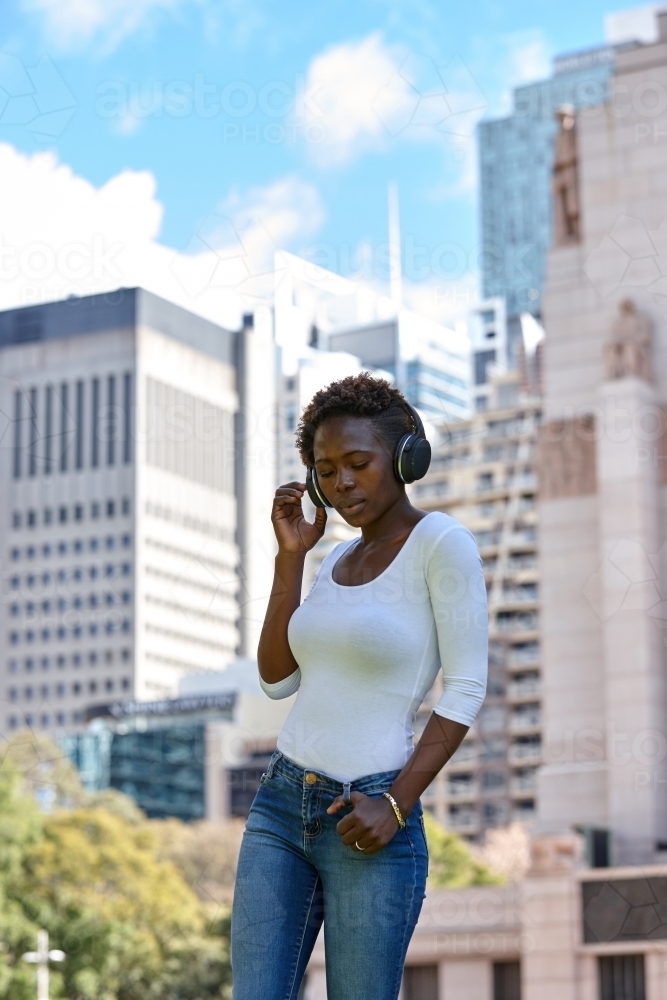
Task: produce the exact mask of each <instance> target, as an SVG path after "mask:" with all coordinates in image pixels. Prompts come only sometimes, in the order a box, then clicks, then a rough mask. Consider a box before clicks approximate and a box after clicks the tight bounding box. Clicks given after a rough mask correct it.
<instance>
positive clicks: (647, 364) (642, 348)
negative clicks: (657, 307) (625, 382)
mask: <svg viewBox="0 0 667 1000" xmlns="http://www.w3.org/2000/svg"><path fill="white" fill-rule="evenodd" d="M604 358H605V365H606V370H607V371H606V373H607V378H627V377H628V376H630V375H634V376H636V377H637V378H643V379H645V380H646V381H647V382H651V381H652V376H651V321H650V319H649V318H648V316H644V315H642V313H639V312H637V308H636V306H635V304H634V302H632V300H631V299H625V300H624V301H623V302H621V305H620V307H619V316H618V319H617V320H616V322H615V323H614V325H613V327H612V332H611V337H610V338H609V340H608V341H607V343H606V344H605V345H604Z"/></svg>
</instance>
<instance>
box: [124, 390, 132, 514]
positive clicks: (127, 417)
mask: <svg viewBox="0 0 667 1000" xmlns="http://www.w3.org/2000/svg"><path fill="white" fill-rule="evenodd" d="M131 397H132V377H131V375H130V373H129V372H125V374H124V375H123V462H124V463H125V464H126V465H127V464H128V463H129V461H130V459H131V457H132V455H131V450H130V449H131V441H132V398H131ZM128 512H129V511H125V510H124V511H123V513H124V514H125V513H128Z"/></svg>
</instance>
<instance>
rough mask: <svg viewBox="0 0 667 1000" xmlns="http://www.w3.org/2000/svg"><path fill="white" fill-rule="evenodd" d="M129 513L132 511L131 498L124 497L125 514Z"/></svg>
mask: <svg viewBox="0 0 667 1000" xmlns="http://www.w3.org/2000/svg"><path fill="white" fill-rule="evenodd" d="M129 513H130V498H129V497H123V514H129Z"/></svg>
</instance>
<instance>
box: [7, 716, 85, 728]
mask: <svg viewBox="0 0 667 1000" xmlns="http://www.w3.org/2000/svg"><path fill="white" fill-rule="evenodd" d="M7 721H8V723H9V728H10V729H13V730H16V729H21V728H23V727H24V726H28V727H29V728H32V727H33V726H36V725H38V724H39V726H41V728H42V729H49V728H50V727H51V726H54V725H55V726H64V725H66V723H67V716H66V713H65V712H54V713H53V715H50V714H49V712H42V713H41V714H40V715H39V716H38V717H35V716H34V715H33V714H32V713H31V712H26V713H25V714H24V715H20V716H19V715H10V716H9V719H8V720H7ZM70 721H71V723H72V724H73V725H75V726H76V725H80V724H81V723H82V722H83V712H72V713H71V714H70Z"/></svg>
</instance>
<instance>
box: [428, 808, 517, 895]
mask: <svg viewBox="0 0 667 1000" xmlns="http://www.w3.org/2000/svg"><path fill="white" fill-rule="evenodd" d="M424 826H425V827H426V840H427V843H428V853H429V863H428V885H429V887H430V888H432V889H463V888H465V887H466V886H469V885H499V884H501V883H502V882H503V881H504V879H503V877H502V876H501V875H497V874H496V873H495V872H493V871H492V870H491V869H490V868H488V867H487V866H486V865H485V864H483V863H482V862H481V861H479V860H478V859H477V858H476V857H475V855H474V854H473V853H472V851H471V850H470V848H469V847H468V845H467V844H466V843H465V842H464V841H463V840H462V839H461V837H459V836H457V834H455V833H452V831H451V830H446V829H445V827H444V826H441V825H440V823H438V821H437V820H436V819H434V817H433V816H432V815H431V813H430V812H429V811H428V810H427V809H425V810H424Z"/></svg>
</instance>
